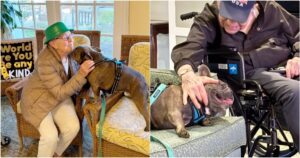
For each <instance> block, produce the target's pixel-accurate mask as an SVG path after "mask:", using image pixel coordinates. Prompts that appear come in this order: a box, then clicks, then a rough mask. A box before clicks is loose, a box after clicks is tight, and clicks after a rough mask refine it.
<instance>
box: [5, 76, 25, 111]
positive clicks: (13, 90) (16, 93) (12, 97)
mask: <svg viewBox="0 0 300 158" xmlns="http://www.w3.org/2000/svg"><path fill="white" fill-rule="evenodd" d="M27 80H28V77H26V78H24V79H22V80H20V81H19V82H17V83H15V84H13V85H11V86H10V87H7V88H6V89H5V94H6V96H7V98H8V100H9V102H10V104H11V106H12V108H13V110H14V112H15V113H17V103H18V102H19V101H20V99H21V94H22V89H23V87H24V85H25V84H26V82H27Z"/></svg>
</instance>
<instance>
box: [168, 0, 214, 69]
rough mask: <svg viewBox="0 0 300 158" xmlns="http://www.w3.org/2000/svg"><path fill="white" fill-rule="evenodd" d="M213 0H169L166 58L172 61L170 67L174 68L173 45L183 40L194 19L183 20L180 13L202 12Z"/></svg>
mask: <svg viewBox="0 0 300 158" xmlns="http://www.w3.org/2000/svg"><path fill="white" fill-rule="evenodd" d="M211 2H212V0H206V1H169V3H168V14H169V58H168V59H166V60H168V62H169V63H170V64H169V65H170V67H169V68H170V69H174V63H173V62H172V60H171V51H172V49H173V47H174V46H175V45H176V44H178V43H180V42H183V41H184V40H185V39H186V36H187V35H188V33H189V30H190V27H191V25H192V23H193V19H190V20H185V21H181V19H180V15H181V14H184V13H189V12H193V11H195V12H201V11H202V10H203V8H204V6H205V4H206V3H211Z"/></svg>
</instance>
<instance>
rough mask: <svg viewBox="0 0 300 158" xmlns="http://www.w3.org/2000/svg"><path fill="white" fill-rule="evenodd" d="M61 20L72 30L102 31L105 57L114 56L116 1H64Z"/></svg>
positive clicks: (101, 44) (101, 45)
mask: <svg viewBox="0 0 300 158" xmlns="http://www.w3.org/2000/svg"><path fill="white" fill-rule="evenodd" d="M60 7H61V20H62V21H63V22H64V23H65V24H66V25H67V26H68V27H70V28H73V29H76V30H77V29H78V30H100V31H101V39H100V47H101V50H102V53H103V55H105V56H107V57H112V56H113V32H114V1H113V0H97V1H93V0H79V1H74V0H62V1H61V5H60Z"/></svg>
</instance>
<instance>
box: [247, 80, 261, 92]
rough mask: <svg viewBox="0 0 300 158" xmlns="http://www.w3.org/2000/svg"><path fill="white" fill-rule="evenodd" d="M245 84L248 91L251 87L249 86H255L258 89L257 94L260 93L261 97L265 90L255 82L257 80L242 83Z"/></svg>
mask: <svg viewBox="0 0 300 158" xmlns="http://www.w3.org/2000/svg"><path fill="white" fill-rule="evenodd" d="M242 82H243V84H245V85H246V89H247V88H248V87H249V86H252V87H253V86H255V87H254V88H256V90H257V92H258V93H259V95H261V94H262V93H263V89H262V87H261V85H260V84H259V83H258V82H257V81H255V80H243V81H242Z"/></svg>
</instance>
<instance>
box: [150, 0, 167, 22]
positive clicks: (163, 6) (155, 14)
mask: <svg viewBox="0 0 300 158" xmlns="http://www.w3.org/2000/svg"><path fill="white" fill-rule="evenodd" d="M150 19H151V21H168V1H151V2H150Z"/></svg>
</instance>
